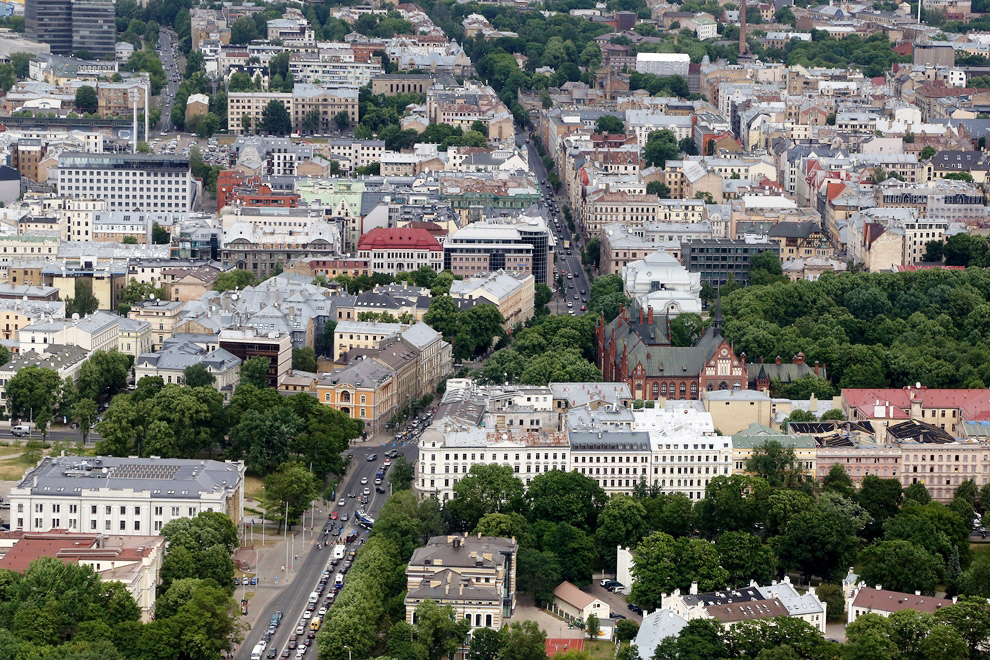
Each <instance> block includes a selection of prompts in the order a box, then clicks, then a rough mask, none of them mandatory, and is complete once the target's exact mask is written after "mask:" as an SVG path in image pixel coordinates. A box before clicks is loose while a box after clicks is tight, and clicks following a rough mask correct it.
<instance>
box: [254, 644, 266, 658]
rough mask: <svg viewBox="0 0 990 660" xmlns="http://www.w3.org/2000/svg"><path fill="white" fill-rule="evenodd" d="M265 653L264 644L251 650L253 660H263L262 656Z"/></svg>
mask: <svg viewBox="0 0 990 660" xmlns="http://www.w3.org/2000/svg"><path fill="white" fill-rule="evenodd" d="M264 652H265V644H264V642H262V643H261V644H257V645H255V647H254V648H253V649H251V660H261V654H262V653H264Z"/></svg>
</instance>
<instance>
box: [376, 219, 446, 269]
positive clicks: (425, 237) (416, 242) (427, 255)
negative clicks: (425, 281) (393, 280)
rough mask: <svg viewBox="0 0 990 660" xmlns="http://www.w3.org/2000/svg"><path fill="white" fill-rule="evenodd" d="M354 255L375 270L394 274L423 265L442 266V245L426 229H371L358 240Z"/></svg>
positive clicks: (429, 266) (440, 267) (438, 267)
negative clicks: (356, 250) (365, 261)
mask: <svg viewBox="0 0 990 660" xmlns="http://www.w3.org/2000/svg"><path fill="white" fill-rule="evenodd" d="M357 256H358V258H359V259H364V260H367V261H368V263H369V264H370V266H371V270H373V271H375V272H376V273H388V274H390V275H394V274H396V273H400V272H412V271H415V270H419V269H420V268H422V267H423V266H426V267H427V268H431V269H433V270H435V271H437V272H439V271H441V270H443V246H442V245H440V242H439V241H437V239H436V238H434V237H433V235H432V234H431V233H430V232H428V231H427V230H425V229H415V228H409V227H402V228H384V227H381V228H378V229H372V230H371V231H369V232H367V233H365V234H363V235H362V236H361V239H360V240H359V241H358V254H357Z"/></svg>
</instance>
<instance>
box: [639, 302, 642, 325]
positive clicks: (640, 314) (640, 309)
mask: <svg viewBox="0 0 990 660" xmlns="http://www.w3.org/2000/svg"><path fill="white" fill-rule="evenodd" d="M639 323H640V325H642V324H643V307H642V306H640V308H639Z"/></svg>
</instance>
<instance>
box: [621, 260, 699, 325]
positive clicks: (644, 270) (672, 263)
mask: <svg viewBox="0 0 990 660" xmlns="http://www.w3.org/2000/svg"><path fill="white" fill-rule="evenodd" d="M622 288H623V290H624V291H625V293H626V295H627V296H629V297H630V298H635V299H636V300H637V301H638V302H639V304H640V306H641V307H642V308H643V309H646V308H648V307H652V308H653V313H654V314H668V315H670V316H676V315H678V314H701V273H689V272H688V270H687V268H685V267H684V266H682V265H681V263H680V262H679V261H678V260H677V259H675V258H674V257H673V255H671V254H670V253H669V252H665V251H663V250H660V251H657V252H653V253H652V254H648V255H646V257H645V258H643V259H640V260H639V261H633V262H631V263H629V264H627V265H625V266H623V268H622Z"/></svg>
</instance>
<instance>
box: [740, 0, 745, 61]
mask: <svg viewBox="0 0 990 660" xmlns="http://www.w3.org/2000/svg"><path fill="white" fill-rule="evenodd" d="M744 55H746V0H742V4H741V5H740V6H739V57H743V56H744Z"/></svg>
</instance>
